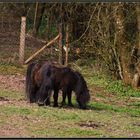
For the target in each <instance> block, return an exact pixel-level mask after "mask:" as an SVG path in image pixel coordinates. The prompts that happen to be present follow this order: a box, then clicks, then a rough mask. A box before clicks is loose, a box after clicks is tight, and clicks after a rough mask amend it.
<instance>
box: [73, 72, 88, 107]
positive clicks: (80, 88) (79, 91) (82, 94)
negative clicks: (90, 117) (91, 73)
mask: <svg viewBox="0 0 140 140" xmlns="http://www.w3.org/2000/svg"><path fill="white" fill-rule="evenodd" d="M75 74H76V77H77V79H78V81H77V84H76V100H77V102H78V104H79V107H80V108H81V109H86V105H87V103H88V102H89V100H90V94H89V90H88V88H87V84H86V81H85V80H84V78H83V76H82V75H81V74H80V73H79V72H77V71H76V72H75Z"/></svg>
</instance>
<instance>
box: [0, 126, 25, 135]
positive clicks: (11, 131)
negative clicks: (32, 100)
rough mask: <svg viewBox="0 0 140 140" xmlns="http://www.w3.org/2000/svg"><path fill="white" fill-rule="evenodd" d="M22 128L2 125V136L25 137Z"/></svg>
mask: <svg viewBox="0 0 140 140" xmlns="http://www.w3.org/2000/svg"><path fill="white" fill-rule="evenodd" d="M20 129H21V128H15V127H11V126H9V125H7V126H3V127H2V128H1V127H0V130H1V131H0V137H24V135H25V134H24V133H23V132H22V130H20Z"/></svg>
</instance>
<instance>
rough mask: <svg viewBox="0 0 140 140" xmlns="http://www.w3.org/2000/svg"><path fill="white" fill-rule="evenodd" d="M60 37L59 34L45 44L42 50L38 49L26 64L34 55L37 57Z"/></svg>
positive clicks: (28, 60) (27, 61)
mask: <svg viewBox="0 0 140 140" xmlns="http://www.w3.org/2000/svg"><path fill="white" fill-rule="evenodd" d="M58 38H59V35H57V36H56V37H55V38H54V39H53V40H51V41H50V42H48V43H47V44H46V45H44V46H43V47H42V48H41V49H40V50H38V51H37V52H35V53H34V54H33V55H32V56H31V57H29V58H28V59H27V60H26V61H25V64H27V63H29V62H30V61H31V60H32V59H33V58H34V57H36V56H37V55H38V54H39V53H40V52H42V51H43V50H44V49H45V48H46V47H48V46H49V45H51V44H52V43H54V42H55V41H56V40H57V39H58Z"/></svg>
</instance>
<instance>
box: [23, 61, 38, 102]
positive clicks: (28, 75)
mask: <svg viewBox="0 0 140 140" xmlns="http://www.w3.org/2000/svg"><path fill="white" fill-rule="evenodd" d="M35 65H36V62H33V63H31V64H29V65H28V67H27V72H26V89H25V91H26V98H27V99H28V100H30V94H31V87H32V70H33V68H34V66H35Z"/></svg>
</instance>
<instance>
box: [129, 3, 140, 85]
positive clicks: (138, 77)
mask: <svg viewBox="0 0 140 140" xmlns="http://www.w3.org/2000/svg"><path fill="white" fill-rule="evenodd" d="M136 13H137V29H138V44H137V45H136V46H137V47H136V50H137V53H136V54H135V58H136V59H137V60H136V62H137V65H136V66H135V69H136V70H135V74H134V77H133V80H132V83H131V85H132V87H133V88H138V87H139V86H140V83H139V82H140V60H139V59H140V58H139V57H140V4H139V3H137V5H136Z"/></svg>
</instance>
